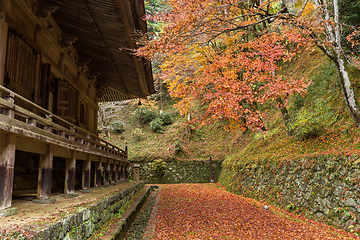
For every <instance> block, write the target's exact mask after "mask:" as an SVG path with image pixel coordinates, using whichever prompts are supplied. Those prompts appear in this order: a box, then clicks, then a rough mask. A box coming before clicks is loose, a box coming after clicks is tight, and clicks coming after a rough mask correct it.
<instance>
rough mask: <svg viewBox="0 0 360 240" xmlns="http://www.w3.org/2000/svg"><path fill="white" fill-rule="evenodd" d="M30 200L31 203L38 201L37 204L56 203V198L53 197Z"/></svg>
mask: <svg viewBox="0 0 360 240" xmlns="http://www.w3.org/2000/svg"><path fill="white" fill-rule="evenodd" d="M32 202H33V203H38V204H53V203H56V199H55V198H49V199H33V200H32Z"/></svg>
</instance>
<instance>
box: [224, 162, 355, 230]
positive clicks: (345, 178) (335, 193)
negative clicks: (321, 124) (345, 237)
mask: <svg viewBox="0 0 360 240" xmlns="http://www.w3.org/2000/svg"><path fill="white" fill-rule="evenodd" d="M355 158H357V157H354V156H351V157H334V156H326V157H316V158H300V159H296V160H293V161H288V162H284V163H273V162H269V161H263V162H258V163H241V161H238V162H237V163H233V162H232V163H230V162H227V161H225V162H224V164H223V170H222V172H221V176H220V179H219V182H220V183H221V184H222V185H223V186H225V187H226V188H227V189H228V190H229V191H231V192H233V193H236V194H242V195H244V196H246V197H251V198H254V199H257V200H261V201H266V202H267V203H268V204H271V205H275V206H279V207H282V208H285V209H287V210H290V211H294V212H297V213H303V214H305V216H306V217H308V218H315V219H320V220H323V221H324V222H326V223H328V224H330V225H334V226H337V227H342V228H345V229H346V230H348V231H356V232H358V231H359V230H360V226H359V223H360V221H359V219H360V162H359V161H356V159H355Z"/></svg>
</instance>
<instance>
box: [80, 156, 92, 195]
mask: <svg viewBox="0 0 360 240" xmlns="http://www.w3.org/2000/svg"><path fill="white" fill-rule="evenodd" d="M90 174H91V160H90V155H89V154H88V156H87V160H86V161H84V164H83V172H82V189H84V190H85V189H86V190H88V189H90Z"/></svg>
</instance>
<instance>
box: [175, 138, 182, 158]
mask: <svg viewBox="0 0 360 240" xmlns="http://www.w3.org/2000/svg"><path fill="white" fill-rule="evenodd" d="M182 151H183V147H182V143H181V142H180V141H176V142H175V155H179V154H180V153H181V152H182Z"/></svg>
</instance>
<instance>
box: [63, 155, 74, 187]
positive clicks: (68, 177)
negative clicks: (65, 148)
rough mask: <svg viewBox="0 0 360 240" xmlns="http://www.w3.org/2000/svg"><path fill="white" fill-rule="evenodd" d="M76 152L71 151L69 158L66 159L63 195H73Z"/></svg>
mask: <svg viewBox="0 0 360 240" xmlns="http://www.w3.org/2000/svg"><path fill="white" fill-rule="evenodd" d="M75 174H76V152H75V151H72V153H71V158H67V159H66V170H65V186H64V193H65V194H68V193H75Z"/></svg>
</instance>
